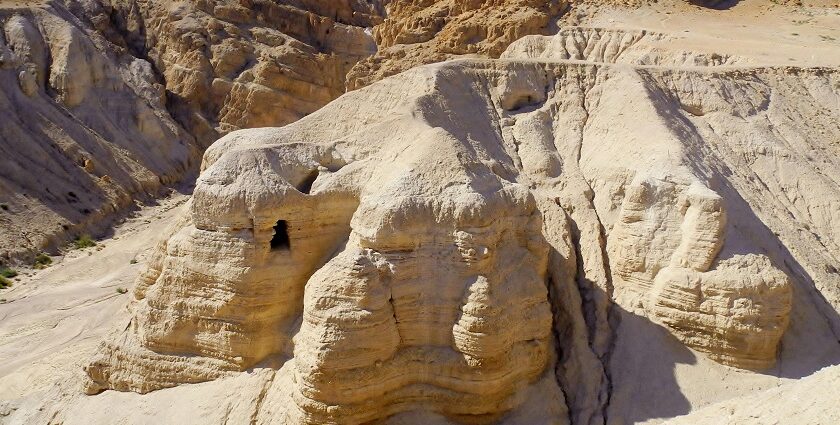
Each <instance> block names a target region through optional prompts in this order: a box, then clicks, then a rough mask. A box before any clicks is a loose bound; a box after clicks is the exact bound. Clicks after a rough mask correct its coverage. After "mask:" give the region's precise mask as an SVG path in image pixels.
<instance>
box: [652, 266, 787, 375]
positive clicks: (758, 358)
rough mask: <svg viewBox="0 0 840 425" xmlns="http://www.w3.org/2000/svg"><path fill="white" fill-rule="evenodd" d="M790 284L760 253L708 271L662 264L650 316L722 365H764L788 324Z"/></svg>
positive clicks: (771, 362)
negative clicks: (663, 265) (653, 315)
mask: <svg viewBox="0 0 840 425" xmlns="http://www.w3.org/2000/svg"><path fill="white" fill-rule="evenodd" d="M791 295H792V294H791V285H790V282H789V281H788V277H787V276H785V274H784V273H782V272H781V271H779V270H778V269H776V268H775V267H773V265H772V264H771V263H770V260H769V259H767V257H764V256H757V255H748V256H743V257H737V256H736V257H733V258H730V259H727V260H724V261H722V262H721V263H720V264H718V266H717V267H716V268H715V269H714V270H711V271H708V272H698V271H696V270H693V269H689V268H679V267H666V268H665V269H663V270H662V271H660V272H659V274H657V276H656V282H655V283H654V289H653V291H652V294H651V297H652V298H653V299H652V304H653V309H654V314H655V315H656V317H657V318H658V319H659V320H661V321H662V322H663V323H665V325H667V326H668V327H669V328H670V329H671V330H672V332H674V333H675V334H676V335H677V337H678V338H679V339H680V340H681V341H683V342H684V343H685V344H686V345H688V346H689V347H692V348H695V349H697V350H699V351H702V352H705V353H708V355H709V356H710V357H711V358H713V359H715V360H717V361H719V362H721V363H724V364H728V365H732V366H737V367H741V368H746V369H767V368H769V367H771V366H773V365H774V364H775V363H776V349H777V347H778V343H779V340H781V338H782V334H783V333H784V331H785V329H786V328H787V325H788V320H789V317H790V307H791Z"/></svg>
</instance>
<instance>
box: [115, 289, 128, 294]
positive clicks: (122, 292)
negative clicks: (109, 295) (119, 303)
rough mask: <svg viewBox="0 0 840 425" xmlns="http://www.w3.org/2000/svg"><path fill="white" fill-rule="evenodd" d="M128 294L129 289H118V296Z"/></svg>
mask: <svg viewBox="0 0 840 425" xmlns="http://www.w3.org/2000/svg"><path fill="white" fill-rule="evenodd" d="M126 292H128V289H125V288H117V293H118V294H124V293H126Z"/></svg>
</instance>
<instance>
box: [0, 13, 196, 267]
mask: <svg viewBox="0 0 840 425" xmlns="http://www.w3.org/2000/svg"><path fill="white" fill-rule="evenodd" d="M84 28H85V25H84V23H83V22H81V21H80V20H79V19H78V18H76V17H75V16H74V15H72V14H71V13H70V11H69V10H67V9H66V8H65V7H63V6H62V5H61V4H58V3H56V4H51V5H50V4H44V5H37V6H35V7H31V8H5V7H4V8H2V9H0V111H2V115H3V119H2V125H0V168H2V173H0V204H2V210H0V262H4V263H5V262H7V261H8V260H9V259H10V258H12V259H14V258H16V257H17V258H20V257H25V256H26V255H27V254H31V252H32V251H33V250H37V249H43V248H49V247H55V246H56V245H57V244H58V243H60V242H61V241H62V240H63V239H64V238H65V237H66V235H68V234H69V235H78V234H79V233H81V232H84V231H92V230H93V231H96V232H100V231H103V230H105V229H106V228H107V226H108V224H109V223H110V221H111V219H112V218H113V217H114V216H115V215H118V214H119V213H121V212H123V211H125V209H127V208H128V207H131V206H133V204H134V202H135V201H136V200H138V199H143V198H144V197H146V198H148V197H150V196H152V195H157V194H159V192H160V190H161V188H162V187H163V186H164V185H168V184H172V183H174V182H176V181H178V180H180V179H181V177H182V176H183V174H184V173H185V172H186V171H187V170H188V169H189V167H190V164H191V162H195V161H196V158H197V157H198V156H199V155H200V151H199V148H198V146H197V145H196V143H195V140H194V138H193V137H192V136H190V135H189V134H188V133H187V132H185V131H184V130H183V129H182V128H181V127H180V126H179V125H178V124H177V123H176V122H175V121H174V120H173V119H172V118H171V116H170V115H169V113H168V112H167V110H166V107H165V95H164V88H163V86H162V85H161V84H159V83H158V81H157V79H156V77H155V75H154V72H153V68H152V66H151V65H150V64H149V62H147V61H145V60H143V59H140V58H136V57H133V56H131V55H127V54H125V52H121V51H119V49H115V48H113V46H111V45H110V43H108V42H107V41H106V40H105V39H104V38H102V37H100V36H97V34H95V33H92V32H86V31H85V30H84Z"/></svg>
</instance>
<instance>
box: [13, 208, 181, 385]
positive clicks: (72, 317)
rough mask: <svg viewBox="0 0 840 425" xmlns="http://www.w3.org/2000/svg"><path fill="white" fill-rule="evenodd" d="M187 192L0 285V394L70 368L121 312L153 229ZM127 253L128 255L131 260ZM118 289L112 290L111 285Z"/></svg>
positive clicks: (58, 376)
mask: <svg viewBox="0 0 840 425" xmlns="http://www.w3.org/2000/svg"><path fill="white" fill-rule="evenodd" d="M187 199H188V195H185V194H181V193H177V192H176V193H174V194H173V195H171V196H170V197H168V198H165V199H162V200H160V201H159V203H158V204H157V205H154V206H149V207H145V208H143V209H141V210H140V211H139V212H138V213H137V214H135V216H134V217H132V218H129V219H128V220H126V222H125V223H123V224H121V225H120V226H118V227H117V228H116V229H115V232H114V235H113V236H112V237H111V238H108V239H105V240H102V241H99V242H98V245H97V246H96V247H93V248H87V249H83V250H73V251H69V252H68V253H67V255H65V256H64V257H60V258H58V257H57V258H54V264H53V265H52V266H50V267H48V268H47V269H45V270H41V271H37V270H31V271H25V272H22V273H21V275H22V278H20V279H17V280H16V281H15V282H14V286H13V287H12V288H11V289H8V290H4V291H2V292H0V299H5V300H6V301H5V302H3V303H2V304H0V358H2V359H5V360H4V361H3V362H0V382H2V387H3V391H0V400H2V399H15V398H18V397H23V396H26V395H28V394H31V393H34V392H38V391H42V390H45V389H47V388H48V387H49V386H51V385H53V384H54V383H56V382H60V381H63V380H64V379H65V378H67V377H70V376H72V375H73V374H77V373H81V365H82V363H83V362H84V361H85V359H86V358H87V357H88V356H89V355H90V354H91V353H93V352H94V350H96V347H97V345H98V344H99V341H100V340H101V339H102V336H103V335H104V334H105V333H107V332H108V331H109V330H110V329H111V324H113V323H116V322H117V321H116V320H115V316H119V315H122V314H125V310H124V307H125V305H126V303H127V302H128V301H129V298H130V297H131V294H130V292H129V293H120V292H122V291H121V289H122V288H125V289H130V288H131V286H132V285H133V281H134V278H135V277H136V276H137V274H138V273H139V272H140V271H141V270H142V269H143V267H144V263H145V260H146V256H147V253H148V251H149V249H150V248H152V247H153V246H154V245H155V243H156V242H157V240H158V238H159V237H160V230H161V228H163V227H166V225H167V224H168V223H169V222H170V221H171V220H172V219H173V217H175V216H176V212H177V210H178V207H179V206H181V205H183V204H184V202H185V201H186V200H187ZM132 260H136V262H135V263H132ZM118 291H119V292H118Z"/></svg>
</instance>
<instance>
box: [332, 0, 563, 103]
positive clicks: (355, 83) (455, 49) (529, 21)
mask: <svg viewBox="0 0 840 425" xmlns="http://www.w3.org/2000/svg"><path fill="white" fill-rule="evenodd" d="M568 3H569V2H567V1H563V0H550V1H534V0H513V1H510V0H493V1H477V0H470V1H453V0H436V1H427V0H410V1H391V2H388V3H387V6H386V9H387V13H386V16H387V18H386V19H385V21H384V22H383V23H382V24H380V25H377V26H376V27H375V28H374V30H373V35H374V37H375V38H376V44H377V45H378V46H379V50H378V51H377V52H376V54H375V55H373V56H371V57H369V58H366V59H364V60H362V61H361V62H359V63H358V64H357V65H356V66H354V67H353V69H352V71H350V74H349V75H348V76H347V88H348V89H351V90H352V89H357V88H359V87H364V86H366V85H368V84H371V83H373V82H375V81H377V80H380V79H382V78H384V77H387V76H390V75H394V74H397V73H400V72H402V71H405V70H407V69H410V68H413V67H415V66H418V65H423V64H427V63H432V62H439V61H442V60H445V59H449V58H452V57H455V56H460V55H473V56H475V55H480V56H485V57H488V56H489V57H498V56H499V55H500V54H501V53H502V52H503V51H504V49H505V48H506V47H507V46H508V45H509V44H510V43H512V42H513V41H515V40H517V39H519V38H520V37H522V36H524V35H528V34H549V33H551V32H552V31H553V29H554V21H555V20H556V18H557V17H558V16H559V15H560V13H561V12H562V11H564V10H565V9H566V8H567V7H568Z"/></svg>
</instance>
